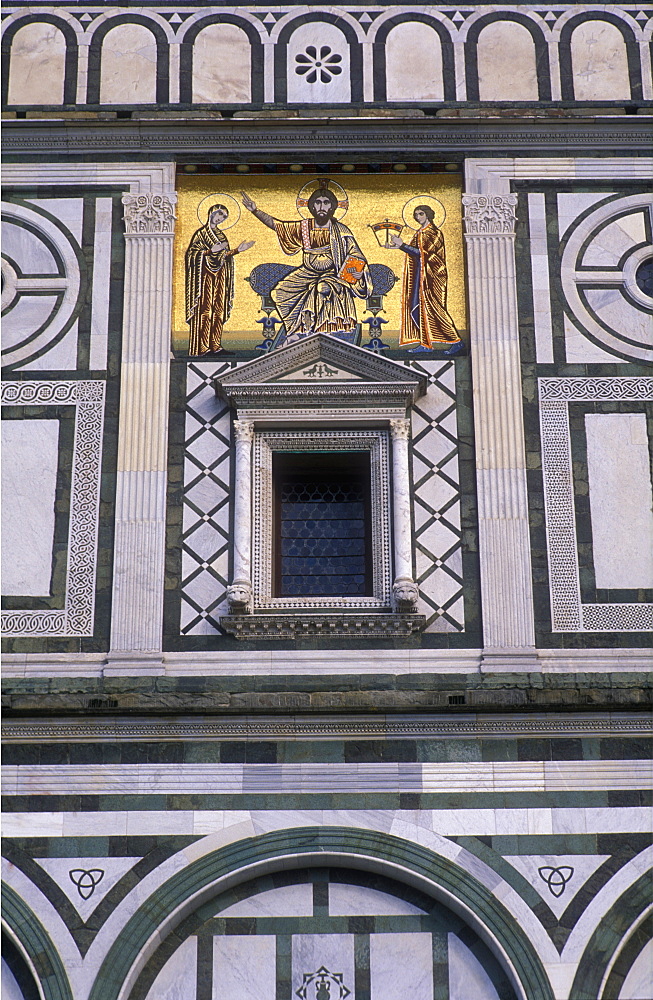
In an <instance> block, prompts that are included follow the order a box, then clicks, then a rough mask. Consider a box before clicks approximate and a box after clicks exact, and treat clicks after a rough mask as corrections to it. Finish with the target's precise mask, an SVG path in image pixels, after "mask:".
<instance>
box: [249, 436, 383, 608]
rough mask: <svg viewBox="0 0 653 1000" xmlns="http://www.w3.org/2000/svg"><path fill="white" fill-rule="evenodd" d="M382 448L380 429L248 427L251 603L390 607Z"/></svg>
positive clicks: (296, 605)
mask: <svg viewBox="0 0 653 1000" xmlns="http://www.w3.org/2000/svg"><path fill="white" fill-rule="evenodd" d="M389 453H390V440H389V434H388V432H387V431H386V430H385V429H381V428H378V429H372V428H365V429H358V428H354V429H352V428H340V429H338V428H333V429H331V430H327V429H323V428H311V427H309V428H307V429H306V430H302V431H297V430H295V429H292V428H288V429H287V430H282V429H275V430H266V429H263V430H260V431H257V432H256V434H255V436H254V450H253V455H252V563H253V565H252V578H253V579H252V583H253V590H254V610H255V611H258V610H270V611H290V610H302V611H303V610H307V609H308V610H310V609H311V608H320V609H325V608H333V609H335V610H343V609H354V608H355V609H357V610H361V609H363V608H379V609H388V608H389V607H390V606H391V601H392V573H391V570H392V559H391V542H392V538H391V529H390V514H391V506H390V475H389Z"/></svg>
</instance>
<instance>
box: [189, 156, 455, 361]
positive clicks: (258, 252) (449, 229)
mask: <svg viewBox="0 0 653 1000" xmlns="http://www.w3.org/2000/svg"><path fill="white" fill-rule="evenodd" d="M316 176H317V175H316V174H313V173H309V172H305V173H303V174H295V175H269V174H268V175H265V174H254V175H251V176H250V175H246V176H242V175H241V176H238V175H223V176H215V175H213V176H207V175H201V176H197V177H181V178H179V181H178V197H179V200H178V205H177V225H176V235H175V252H174V282H173V313H172V315H173V346H174V347H175V349H176V350H182V351H183V350H185V349H187V348H188V326H187V324H186V321H185V316H184V283H185V269H184V255H185V253H186V248H187V247H188V244H189V242H190V239H191V237H192V236H193V233H194V232H195V231H196V230H197V229H198V228H199V227H200V222H199V221H198V218H197V208H198V205H199V204H200V202H201V201H202V199H203V198H206V197H207V195H211V194H215V196H216V198H215V200H216V201H218V202H219V201H220V197H219V196H220V192H225V193H226V194H229V195H231V196H232V197H233V198H236V199H237V200H238V202H239V204H240V203H241V197H240V192H241V190H244V191H246V192H247V194H249V196H250V197H251V198H253V200H254V201H255V202H256V205H257V207H258V208H261V209H263V211H265V212H268V213H269V214H270V215H272V216H274V217H275V218H277V219H283V220H293V219H298V218H300V216H299V213H298V212H297V208H296V205H295V200H296V198H297V194H298V192H299V190H300V189H301V188H302V187H303V186H304V184H306V183H307V181H310V180H312V179H314V177H316ZM327 176H330V175H327ZM331 179H332V180H334V181H337V182H338V183H339V184H341V185H342V186H343V187H344V189H345V190H346V192H347V194H348V196H349V211H348V212H347V214H346V215H345V216H344V218H343V219H342V221H343V222H344V223H345V225H347V226H349V228H350V229H351V231H352V232H353V234H354V236H355V238H356V240H357V241H358V244H359V246H360V248H361V250H362V251H363V253H364V254H365V256H366V257H367V260H368V261H369V263H380V264H387V265H388V266H389V267H390V268H392V270H393V271H394V273H395V274H396V275H397V277H398V278H399V279H400V280H399V281H398V282H397V284H396V285H395V287H394V288H393V289H392V291H391V292H390V293H389V294H388V295H386V296H385V299H384V308H385V312H382V313H380V315H381V316H382V317H383V319H387V320H388V325H387V326H384V328H383V339H384V340H385V342H386V343H387V344H388V345H389V346H390V347H396V346H398V338H399V326H400V299H401V275H402V271H403V265H404V259H405V254H404V253H403V251H401V250H385V249H383V248H382V247H380V246H379V244H378V243H377V240H376V236H375V235H374V233H373V232H372V230H371V229H369V228H368V226H369V225H370V224H372V223H375V222H380V221H382V220H383V219H385V218H388V219H390V220H392V221H398V222H401V212H402V209H403V207H404V205H405V203H406V202H407V201H408V200H409V199H410V198H414V197H415V196H416V195H420V194H428V195H431V196H432V197H435V198H438V199H439V200H440V201H441V202H442V204H443V205H444V207H445V209H446V213H447V217H446V220H445V222H444V225H443V226H442V232H443V235H444V238H445V244H446V252H447V268H448V272H449V284H448V295H447V308H448V310H449V312H450V314H451V316H452V318H453V320H454V322H455V324H456V326H457V328H458V330H466V328H467V318H466V313H465V288H464V268H463V239H462V217H461V181H460V177H459V176H453V175H452V176H447V175H439V174H436V175H430V176H429V175H425V174H419V175H416V174H406V175H403V176H397V175H396V174H376V175H375V174H358V175H356V174H351V175H346V176H345V175H344V174H337V175H333V177H331ZM226 236H227V237H228V239H229V245H230V246H231V247H232V248H234V247H236V246H238V244H239V243H241V242H242V241H243V240H255V241H256V243H255V245H254V246H253V247H252V248H251V249H250V250H247V251H245V252H244V253H242V254H237V255H236V257H235V259H234V262H235V269H236V276H235V297H234V306H233V310H232V313H231V316H230V318H229V320H228V322H227V324H226V326H225V332H224V336H223V340H222V344H223V347H225V348H226V349H227V350H229V349H236V350H238V349H240V350H243V349H248V348H253V347H254V346H255V345H256V344H259V343H260V342H261V340H262V339H263V337H262V331H261V324H260V323H256V320H257V319H260V318H261V317H262V316H264V315H265V313H263V312H262V311H261V308H260V306H261V300H260V297H259V296H258V295H257V294H256V293H255V292H254V291H253V290H252V289H251V288H250V286H249V284H248V283H247V282H246V281H245V277H246V276H247V275H248V274H249V273H250V271H251V270H252V269H253V268H254V267H255V266H256V265H257V264H262V263H265V262H268V261H278V262H282V263H284V264H290V265H291V266H292V265H298V264H300V263H301V254H296V255H295V256H294V257H289V256H286V254H284V253H283V252H282V250H281V248H280V247H279V244H278V242H277V238H276V236H275V234H274V233H273V232H272V231H271V230H270V229H267V228H266V227H265V226H264V225H263V224H262V223H261V222H259V221H258V219H256V218H254V216H253V215H251V214H250V213H249V212H248V211H247V210H246V209H245V208H244V207H242V205H241V215H240V220H239V221H238V222H237V223H236V225H235V226H232V228H231V229H228V230H227V231H226ZM410 236H411V231H410V230H409V229H404V231H403V232H402V237H403V238H404V240H405V241H406V242H408V240H409V239H410ZM273 295H274V293H273ZM357 314H358V319H359V321H360V320H362V319H365V318H366V317H367V316H371V313H367V312H365V302H364V301H363V300H357ZM273 315H275V314H274V313H273ZM277 329H279V327H277ZM366 331H367V326H365V327H363V343H365V339H366V336H365V334H366Z"/></svg>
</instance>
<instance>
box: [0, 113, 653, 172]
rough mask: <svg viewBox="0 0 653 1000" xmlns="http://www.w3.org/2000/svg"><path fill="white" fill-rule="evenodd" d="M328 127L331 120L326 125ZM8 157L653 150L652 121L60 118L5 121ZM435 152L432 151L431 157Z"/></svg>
mask: <svg viewBox="0 0 653 1000" xmlns="http://www.w3.org/2000/svg"><path fill="white" fill-rule="evenodd" d="M327 121H328V120H327ZM3 148H4V150H5V153H7V154H14V155H19V156H26V155H33V154H35V153H39V154H41V155H49V154H53V155H54V154H56V155H71V156H79V155H80V154H84V155H85V156H88V155H92V154H94V153H101V154H103V155H104V154H106V153H112V154H125V153H134V154H138V153H151V152H156V153H157V154H158V155H168V156H171V157H175V158H176V157H179V155H180V154H181V158H182V162H183V161H185V160H186V159H187V158H188V157H189V156H192V155H194V154H196V157H197V159H198V160H199V161H200V162H204V161H205V160H206V158H207V157H208V158H209V159H210V158H211V156H212V155H214V154H219V155H228V154H229V153H230V152H231V151H234V152H236V151H237V153H238V155H239V156H243V155H248V156H252V157H253V158H254V159H255V160H260V159H266V158H269V156H270V153H271V152H274V153H283V154H285V153H287V154H288V155H293V156H294V157H295V158H296V157H297V153H298V152H303V153H312V152H316V153H317V152H318V151H319V150H323V149H328V150H333V151H337V152H341V153H352V152H360V153H364V154H365V155H367V156H369V155H372V153H371V151H373V156H374V157H375V158H377V159H378V156H379V153H380V152H382V151H391V152H396V153H397V154H399V155H400V157H404V156H406V152H407V150H408V151H410V153H420V154H423V155H428V156H429V157H430V158H431V159H432V158H433V157H434V155H437V157H438V159H441V158H442V157H443V156H444V155H446V154H448V153H452V152H458V153H460V152H466V151H470V152H473V153H475V154H478V153H479V151H482V150H486V151H488V152H490V151H496V152H497V153H501V154H502V155H503V156H505V155H506V154H510V153H511V152H520V151H521V152H525V153H528V154H531V155H532V153H533V152H535V151H545V150H551V151H555V152H558V151H559V150H560V148H564V149H565V151H566V153H567V155H568V156H571V155H573V154H574V152H576V153H577V154H578V155H581V156H585V157H586V156H588V155H589V154H590V153H592V152H598V151H602V152H608V151H609V152H612V153H613V154H614V153H617V154H619V153H621V154H628V153H631V152H636V151H637V150H642V152H649V151H650V120H648V119H647V118H646V117H645V116H642V117H641V119H639V120H638V118H637V117H636V116H628V119H626V118H625V117H624V118H621V117H617V116H609V118H607V119H602V120H596V119H578V118H573V119H567V120H556V119H553V120H552V119H548V118H547V119H546V120H545V121H542V120H541V119H537V120H533V119H531V120H528V119H517V120H514V119H513V120H501V119H487V118H479V119H469V118H465V119H451V120H444V119H436V121H435V122H433V123H430V122H428V121H425V120H424V119H422V120H420V121H419V122H415V120H414V119H404V120H402V119H401V118H400V117H398V118H397V119H395V120H393V121H388V120H386V121H383V122H380V121H378V120H374V119H361V120H360V122H357V124H356V127H355V128H354V127H352V125H351V123H350V122H349V121H347V122H346V123H343V124H342V125H341V126H338V125H336V124H334V122H333V121H332V120H331V121H328V124H327V123H326V122H325V119H323V118H322V119H319V120H315V119H310V118H307V119H304V120H301V119H297V120H295V121H294V122H292V123H290V122H289V120H288V119H279V120H278V121H274V120H272V121H271V120H269V119H268V120H260V119H257V120H254V121H252V120H243V121H237V122H236V121H229V122H227V121H216V120H215V119H213V118H207V119H199V120H197V119H193V120H191V121H188V120H185V119H184V117H183V114H180V117H179V119H177V120H168V121H166V122H165V124H164V123H163V122H161V121H157V120H149V121H148V120H143V119H139V120H137V121H134V122H133V123H129V124H128V123H126V122H124V121H105V122H101V123H100V122H96V121H88V122H83V121H80V120H79V119H76V120H72V121H69V122H68V121H63V120H61V119H59V120H56V119H55V120H30V119H25V120H15V121H12V120H8V121H6V122H5V123H4V129H3ZM434 150H435V151H436V153H434Z"/></svg>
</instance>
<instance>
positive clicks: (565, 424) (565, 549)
mask: <svg viewBox="0 0 653 1000" xmlns="http://www.w3.org/2000/svg"><path fill="white" fill-rule="evenodd" d="M539 394H540V432H541V438H542V475H543V482H544V510H545V517H546V534H547V550H548V561H549V588H550V595H551V625H552V631H554V632H645V631H650V630H651V629H653V604H644V603H641V604H640V603H630V602H629V603H625V602H624V603H619V604H617V603H605V604H584V603H583V602H582V600H581V589H580V569H579V560H578V541H577V537H576V517H575V503H574V479H573V465H572V454H571V435H570V421H569V404H570V403H580V402H613V401H616V400H620V401H625V402H630V401H632V402H640V401H642V400H647V399H653V378H645V377H638V378H620V377H616V378H613V377H609V378H541V379H539Z"/></svg>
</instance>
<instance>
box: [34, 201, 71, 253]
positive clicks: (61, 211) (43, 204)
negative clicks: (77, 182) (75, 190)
mask: <svg viewBox="0 0 653 1000" xmlns="http://www.w3.org/2000/svg"><path fill="white" fill-rule="evenodd" d="M28 204H30V205H36V207H37V208H43V209H45V211H46V212H49V213H50V215H54V216H55V218H56V219H58V220H59V222H63V224H64V226H66V227H67V228H68V229H69V230H70V232H71V233H72V234H73V236H74V237H75V239H76V240H77V242H78V243H79V245H80V246H81V243H82V226H83V223H84V199H83V198H29V199H28Z"/></svg>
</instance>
